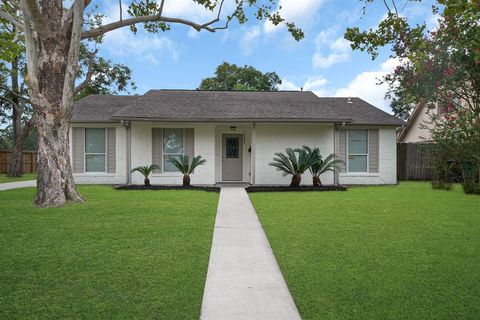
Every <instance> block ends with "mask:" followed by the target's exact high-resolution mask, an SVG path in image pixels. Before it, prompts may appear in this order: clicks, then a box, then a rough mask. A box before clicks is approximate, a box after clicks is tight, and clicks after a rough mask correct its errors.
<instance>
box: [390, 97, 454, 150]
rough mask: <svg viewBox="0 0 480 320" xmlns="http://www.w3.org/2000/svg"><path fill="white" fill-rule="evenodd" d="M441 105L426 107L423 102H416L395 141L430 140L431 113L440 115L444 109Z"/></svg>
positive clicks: (415, 141)
mask: <svg viewBox="0 0 480 320" xmlns="http://www.w3.org/2000/svg"><path fill="white" fill-rule="evenodd" d="M445 110H446V109H445V108H444V107H443V108H442V107H440V106H438V107H437V108H433V109H431V108H428V106H427V105H426V104H425V103H418V104H417V105H416V106H415V108H414V109H413V111H412V114H411V115H410V117H408V119H407V124H406V125H405V126H404V127H403V128H402V129H401V131H400V132H399V134H398V137H397V142H400V143H422V142H428V141H431V140H432V133H431V132H430V129H431V126H432V124H431V118H432V115H433V114H436V115H442V114H444V113H445V112H446V111H445Z"/></svg>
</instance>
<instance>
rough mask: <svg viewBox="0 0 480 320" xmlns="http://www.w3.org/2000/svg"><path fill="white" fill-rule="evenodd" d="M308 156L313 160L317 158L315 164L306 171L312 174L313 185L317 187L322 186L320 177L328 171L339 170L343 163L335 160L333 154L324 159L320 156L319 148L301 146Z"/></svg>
mask: <svg viewBox="0 0 480 320" xmlns="http://www.w3.org/2000/svg"><path fill="white" fill-rule="evenodd" d="M303 148H304V149H305V150H306V152H307V153H308V154H313V155H314V157H315V158H319V160H318V161H317V162H315V163H314V164H312V165H311V166H310V168H308V170H309V171H310V173H311V174H312V178H313V185H314V186H316V187H318V186H321V185H322V181H321V180H320V175H322V174H323V173H325V172H328V171H335V170H339V169H340V164H342V163H343V161H342V160H338V159H335V154H334V153H331V154H329V155H328V156H327V157H326V158H325V159H323V157H322V156H321V154H320V149H319V148H313V149H312V148H310V147H308V146H303Z"/></svg>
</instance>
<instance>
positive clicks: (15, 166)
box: [7, 139, 23, 177]
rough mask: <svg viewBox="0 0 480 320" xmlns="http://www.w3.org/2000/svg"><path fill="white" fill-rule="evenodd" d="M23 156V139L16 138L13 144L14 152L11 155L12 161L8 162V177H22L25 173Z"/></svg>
mask: <svg viewBox="0 0 480 320" xmlns="http://www.w3.org/2000/svg"><path fill="white" fill-rule="evenodd" d="M22 158H23V141H22V140H21V139H15V142H14V144H13V149H12V154H11V156H10V162H9V163H8V171H7V176H8V177H21V176H22V174H23V168H22V163H23V161H22Z"/></svg>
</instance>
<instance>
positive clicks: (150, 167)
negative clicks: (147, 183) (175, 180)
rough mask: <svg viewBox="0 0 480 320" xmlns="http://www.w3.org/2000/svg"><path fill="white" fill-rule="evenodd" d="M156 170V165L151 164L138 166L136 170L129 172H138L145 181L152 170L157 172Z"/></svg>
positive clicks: (157, 167)
mask: <svg viewBox="0 0 480 320" xmlns="http://www.w3.org/2000/svg"><path fill="white" fill-rule="evenodd" d="M157 169H160V167H159V166H157V165H156V164H151V165H144V166H139V167H136V168H133V169H132V170H131V171H130V172H131V173H133V172H139V173H141V174H142V175H143V176H144V177H145V179H148V176H149V175H150V174H151V173H152V172H153V171H154V170H157Z"/></svg>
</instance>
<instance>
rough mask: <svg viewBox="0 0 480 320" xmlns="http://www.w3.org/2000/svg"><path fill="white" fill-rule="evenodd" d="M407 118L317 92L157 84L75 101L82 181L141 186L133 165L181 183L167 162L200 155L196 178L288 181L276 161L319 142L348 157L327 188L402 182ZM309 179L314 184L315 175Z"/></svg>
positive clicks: (158, 180)
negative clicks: (401, 139)
mask: <svg viewBox="0 0 480 320" xmlns="http://www.w3.org/2000/svg"><path fill="white" fill-rule="evenodd" d="M402 124H403V123H402V122H401V121H399V120H398V119H396V118H394V117H392V116H391V115H389V114H387V113H385V112H383V111H381V110H380V109H377V108H375V107H374V106H372V105H370V104H368V103H366V102H365V101H363V100H361V99H358V98H352V99H350V98H319V97H317V96H315V95H314V94H313V93H311V92H298V91H297V92H294V91H290V92H285V91H280V92H226V91H188V90H152V91H149V92H148V93H146V94H145V95H143V96H109V95H106V96H102V95H94V96H89V97H87V98H84V99H82V100H80V101H79V102H78V103H77V104H76V105H75V107H74V112H73V118H72V123H71V127H72V130H70V143H71V146H72V148H71V150H72V166H73V169H74V178H75V181H76V182H77V183H101V184H124V183H134V184H140V183H142V181H143V178H142V176H141V175H139V174H137V173H133V174H130V170H131V168H134V167H137V166H140V165H145V164H151V163H155V164H157V165H159V166H160V168H161V170H159V172H156V173H154V174H152V176H151V179H150V180H151V182H152V184H181V182H182V175H181V174H180V173H179V172H176V171H175V168H172V166H171V165H170V164H169V163H168V161H167V160H168V158H169V157H174V156H176V155H179V154H186V155H201V156H202V157H203V158H205V159H206V160H207V162H206V164H205V165H203V166H200V167H198V168H197V169H196V171H195V173H194V174H193V175H192V177H191V178H192V184H202V185H213V184H215V183H221V182H243V183H249V184H254V185H278V184H288V183H289V182H290V178H289V177H283V176H282V175H281V173H280V172H278V171H276V170H275V168H273V167H271V166H269V165H268V163H269V162H271V161H272V158H273V156H274V153H275V152H283V151H284V150H285V148H287V147H301V146H303V145H308V146H311V147H319V148H320V150H321V152H322V154H323V155H328V154H330V153H335V154H336V155H337V157H338V158H340V159H342V160H344V162H345V165H344V166H343V168H342V170H340V172H336V173H335V174H329V175H326V176H324V177H322V181H323V182H324V183H325V184H333V183H340V184H395V183H396V182H397V180H396V134H395V132H396V128H397V127H399V126H401V125H402ZM305 175H306V176H305V177H304V179H302V180H303V182H304V183H307V184H308V183H310V182H311V179H310V177H308V176H309V174H305Z"/></svg>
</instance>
